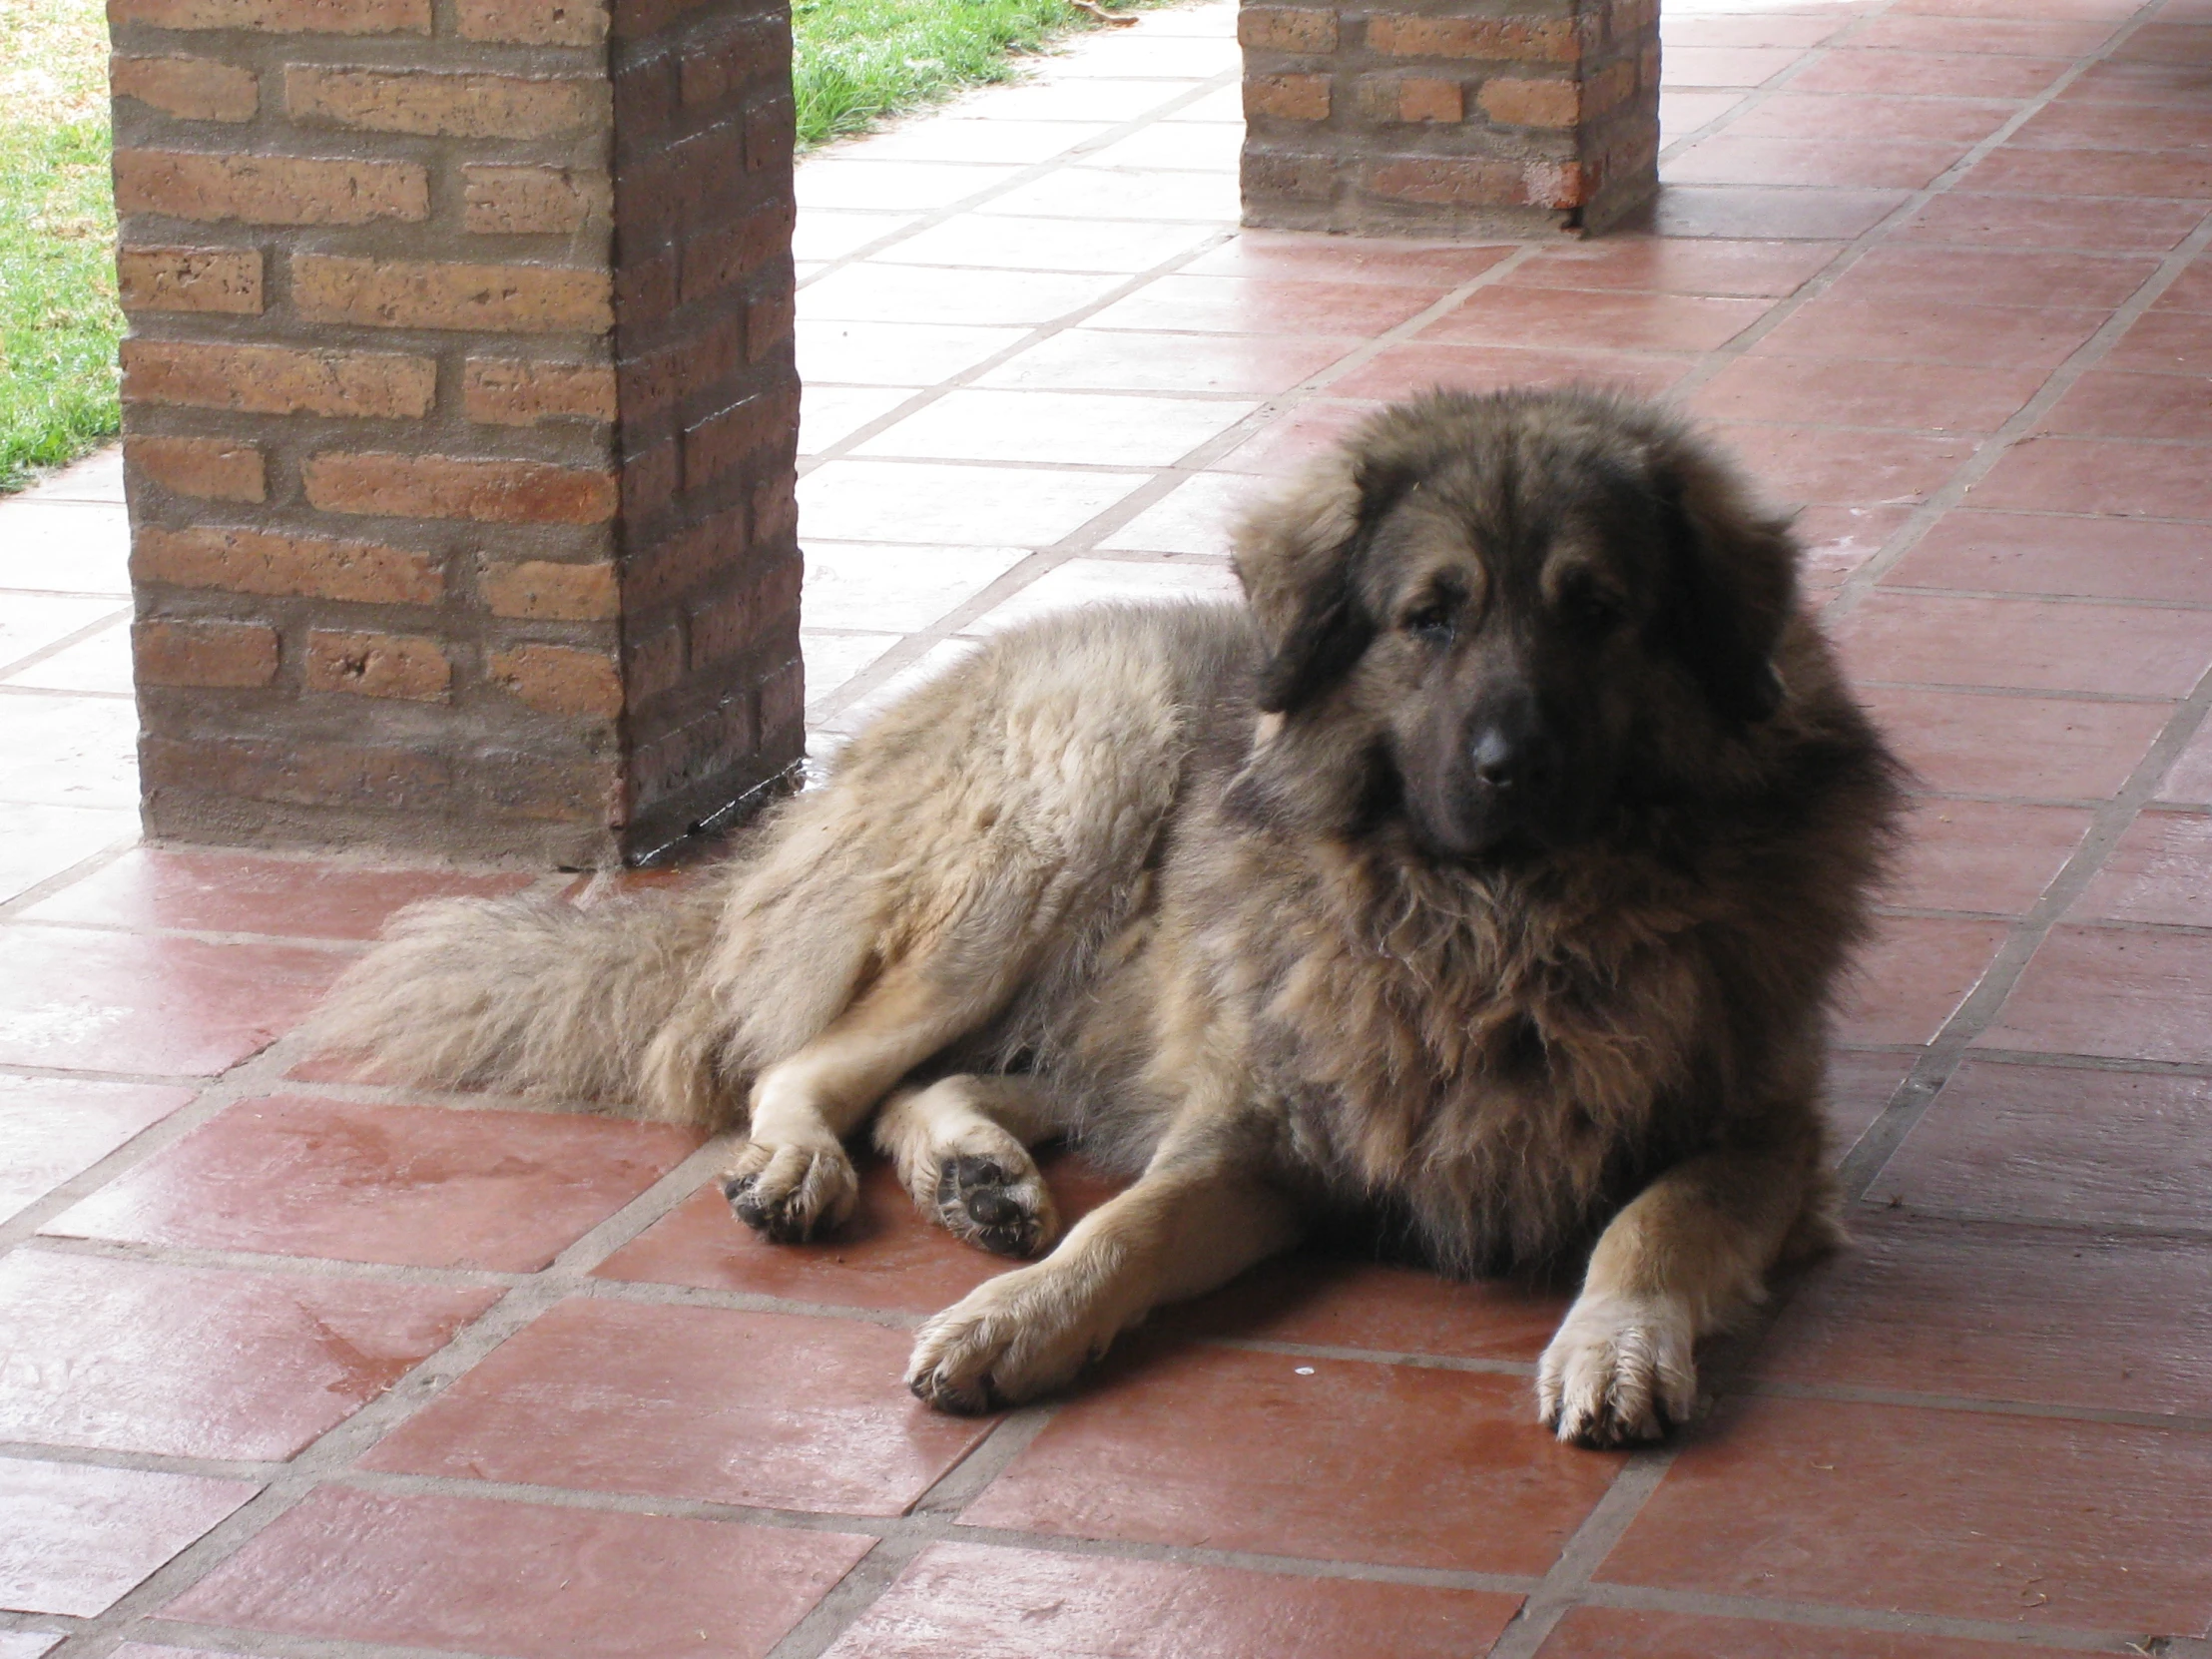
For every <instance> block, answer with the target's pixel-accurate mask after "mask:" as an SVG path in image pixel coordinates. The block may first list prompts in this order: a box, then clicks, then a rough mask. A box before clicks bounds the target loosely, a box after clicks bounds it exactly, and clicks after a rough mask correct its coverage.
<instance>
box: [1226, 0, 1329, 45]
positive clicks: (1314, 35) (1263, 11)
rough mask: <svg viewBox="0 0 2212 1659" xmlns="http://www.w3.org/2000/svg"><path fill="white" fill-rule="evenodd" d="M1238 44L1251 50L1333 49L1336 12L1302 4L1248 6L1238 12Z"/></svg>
mask: <svg viewBox="0 0 2212 1659" xmlns="http://www.w3.org/2000/svg"><path fill="white" fill-rule="evenodd" d="M1237 44H1238V45H1240V46H1242V47H1244V48H1246V49H1247V50H1248V51H1253V52H1334V51H1336V50H1337V14H1336V13H1335V12H1333V11H1315V10H1311V9H1309V8H1307V7H1303V6H1247V7H1245V9H1244V10H1243V11H1241V12H1239V13H1238V14H1237Z"/></svg>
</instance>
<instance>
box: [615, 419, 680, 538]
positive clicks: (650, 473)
mask: <svg viewBox="0 0 2212 1659" xmlns="http://www.w3.org/2000/svg"><path fill="white" fill-rule="evenodd" d="M683 470H684V451H683V446H682V445H681V444H679V443H678V442H677V441H676V439H674V438H670V439H669V440H668V441H667V442H666V443H656V444H654V445H653V446H652V447H650V448H648V449H641V450H639V451H638V452H637V453H636V454H634V455H625V456H623V458H622V511H623V513H624V515H625V516H627V517H629V518H631V519H641V518H644V517H647V516H648V515H649V514H651V513H653V512H655V511H656V510H658V509H659V508H662V507H665V506H667V505H668V504H669V503H670V502H671V501H673V500H675V499H676V486H677V482H678V480H680V479H681V478H682V476H683Z"/></svg>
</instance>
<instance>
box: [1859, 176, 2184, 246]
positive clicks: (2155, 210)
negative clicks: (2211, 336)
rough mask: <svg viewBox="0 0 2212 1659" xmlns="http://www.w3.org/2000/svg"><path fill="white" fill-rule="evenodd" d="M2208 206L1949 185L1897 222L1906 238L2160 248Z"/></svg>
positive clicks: (2177, 236)
mask: <svg viewBox="0 0 2212 1659" xmlns="http://www.w3.org/2000/svg"><path fill="white" fill-rule="evenodd" d="M2203 218H2204V212H2203V210H2202V208H2200V207H2199V206H2198V205H2197V204H2195V203H2191V202H2152V201H2142V200H2135V201H2128V200H2124V199H2114V198H2101V197H2089V196H2049V197H2043V196H1992V195H1984V194H1982V193H1980V192H1979V191H1976V190H1964V189H1959V190H1949V191H1945V192H1944V193H1943V194H1942V195H1941V196H1938V197H1936V200H1935V201H1933V202H1931V203H1929V204H1928V206H1926V207H1925V208H1923V209H1921V211H1920V212H1919V213H1917V214H1915V215H1914V216H1913V218H1912V219H1911V220H1909V221H1908V222H1907V223H1906V224H1905V225H1903V226H1901V227H1899V229H1898V233H1897V234H1898V236H1899V238H1900V240H1902V241H1906V242H1948V243H1963V244H1972V245H1978V246H1992V247H2018V248H2027V249H2035V250H2043V249H2051V248H2078V249H2087V250H2092V251H2095V252H2099V253H2103V252H2117V251H2120V250H2125V249H2144V250H2147V251H2150V252H2154V253H2163V252H2164V251H2165V250H2167V249H2169V248H2171V247H2173V246H2174V244H2176V243H2177V242H2179V241H2181V239H2182V238H2183V237H2185V236H2187V235H2188V234H2189V233H2190V232H2191V231H2193V230H2195V229H2196V227H2197V223H2198V221H2200V220H2201V219H2203Z"/></svg>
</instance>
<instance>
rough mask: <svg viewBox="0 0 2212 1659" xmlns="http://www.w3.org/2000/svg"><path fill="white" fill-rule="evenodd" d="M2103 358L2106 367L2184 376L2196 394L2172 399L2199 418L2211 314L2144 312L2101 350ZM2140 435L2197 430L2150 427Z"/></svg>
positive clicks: (2208, 367)
mask: <svg viewBox="0 0 2212 1659" xmlns="http://www.w3.org/2000/svg"><path fill="white" fill-rule="evenodd" d="M2103 360H2104V366H2105V367H2107V368H2114V369H2133V370H2135V371H2136V373H2137V374H2139V375H2140V374H2161V375H2179V376H2187V377H2188V379H2189V381H2190V382H2191V385H2190V389H2191V390H2193V391H2194V392H2195V393H2196V396H2195V398H2194V399H2193V400H2185V399H2176V401H2179V402H2181V403H2182V406H2183V407H2184V408H2185V409H2190V410H2193V411H2195V412H2196V417H2197V419H2198V420H2201V419H2202V418H2203V416H2202V409H2203V406H2204V403H2205V401H2206V396H2205V388H2204V383H2203V380H2202V378H2201V376H2204V375H2212V315H2207V314H2206V313H2204V312H2203V311H2183V310H2172V311H2151V312H2148V313H2146V314H2145V315H2144V316H2143V317H2142V318H2140V319H2139V320H2138V321H2137V322H2136V323H2135V325H2134V326H2133V327H2131V328H2129V329H2128V331H2127V332H2126V333H2124V334H2122V335H2121V336H2120V337H2119V338H2118V339H2116V340H2114V341H2113V342H2112V349H2111V350H2109V351H2107V352H2106V353H2105V354H2104V359H2103ZM2166 395H2167V396H2169V397H2171V396H2172V392H2171V391H2170V390H2169V391H2168V392H2167V393H2166ZM2192 424H2193V423H2192ZM2141 435H2142V436H2144V437H2161V438H2181V437H2194V436H2196V435H2197V434H2196V433H2195V432H2194V431H2173V430H2166V431H2161V430H2157V429H2155V428H2154V429H2152V430H2150V431H2146V432H2144V433H2142V434H2141Z"/></svg>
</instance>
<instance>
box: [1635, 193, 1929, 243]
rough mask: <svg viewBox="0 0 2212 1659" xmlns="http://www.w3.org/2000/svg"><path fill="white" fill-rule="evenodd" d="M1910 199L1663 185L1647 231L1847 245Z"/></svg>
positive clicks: (1892, 195) (1906, 195) (1904, 196)
mask: <svg viewBox="0 0 2212 1659" xmlns="http://www.w3.org/2000/svg"><path fill="white" fill-rule="evenodd" d="M1911 197H1912V193H1911V192H1910V191H1902V190H1806V189H1792V188H1788V187H1784V186H1772V187H1769V186H1758V185H1668V184H1662V185H1661V186H1660V188H1659V197H1658V200H1657V201H1656V202H1654V203H1653V204H1652V206H1651V208H1650V210H1649V212H1648V215H1647V216H1646V224H1645V226H1644V228H1645V229H1648V230H1653V231H1656V232H1658V233H1659V234H1660V235H1661V236H1665V237H1690V238H1698V237H1726V238H1729V239H1731V240H1733V241H1746V240H1749V239H1752V238H1758V237H1787V238H1793V239H1796V238H1802V239H1804V240H1806V241H1812V242H1848V241H1849V240H1851V239H1852V238H1853V237H1858V236H1863V235H1865V234H1866V233H1867V232H1868V231H1871V230H1873V229H1874V227H1875V226H1877V225H1879V224H1881V223H1882V221H1883V220H1885V219H1887V218H1888V217H1889V216H1890V215H1891V214H1893V213H1895V212H1896V211H1897V210H1898V209H1899V208H1901V207H1903V206H1904V205H1905V204H1906V203H1907V202H1908V201H1909V200H1911Z"/></svg>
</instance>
